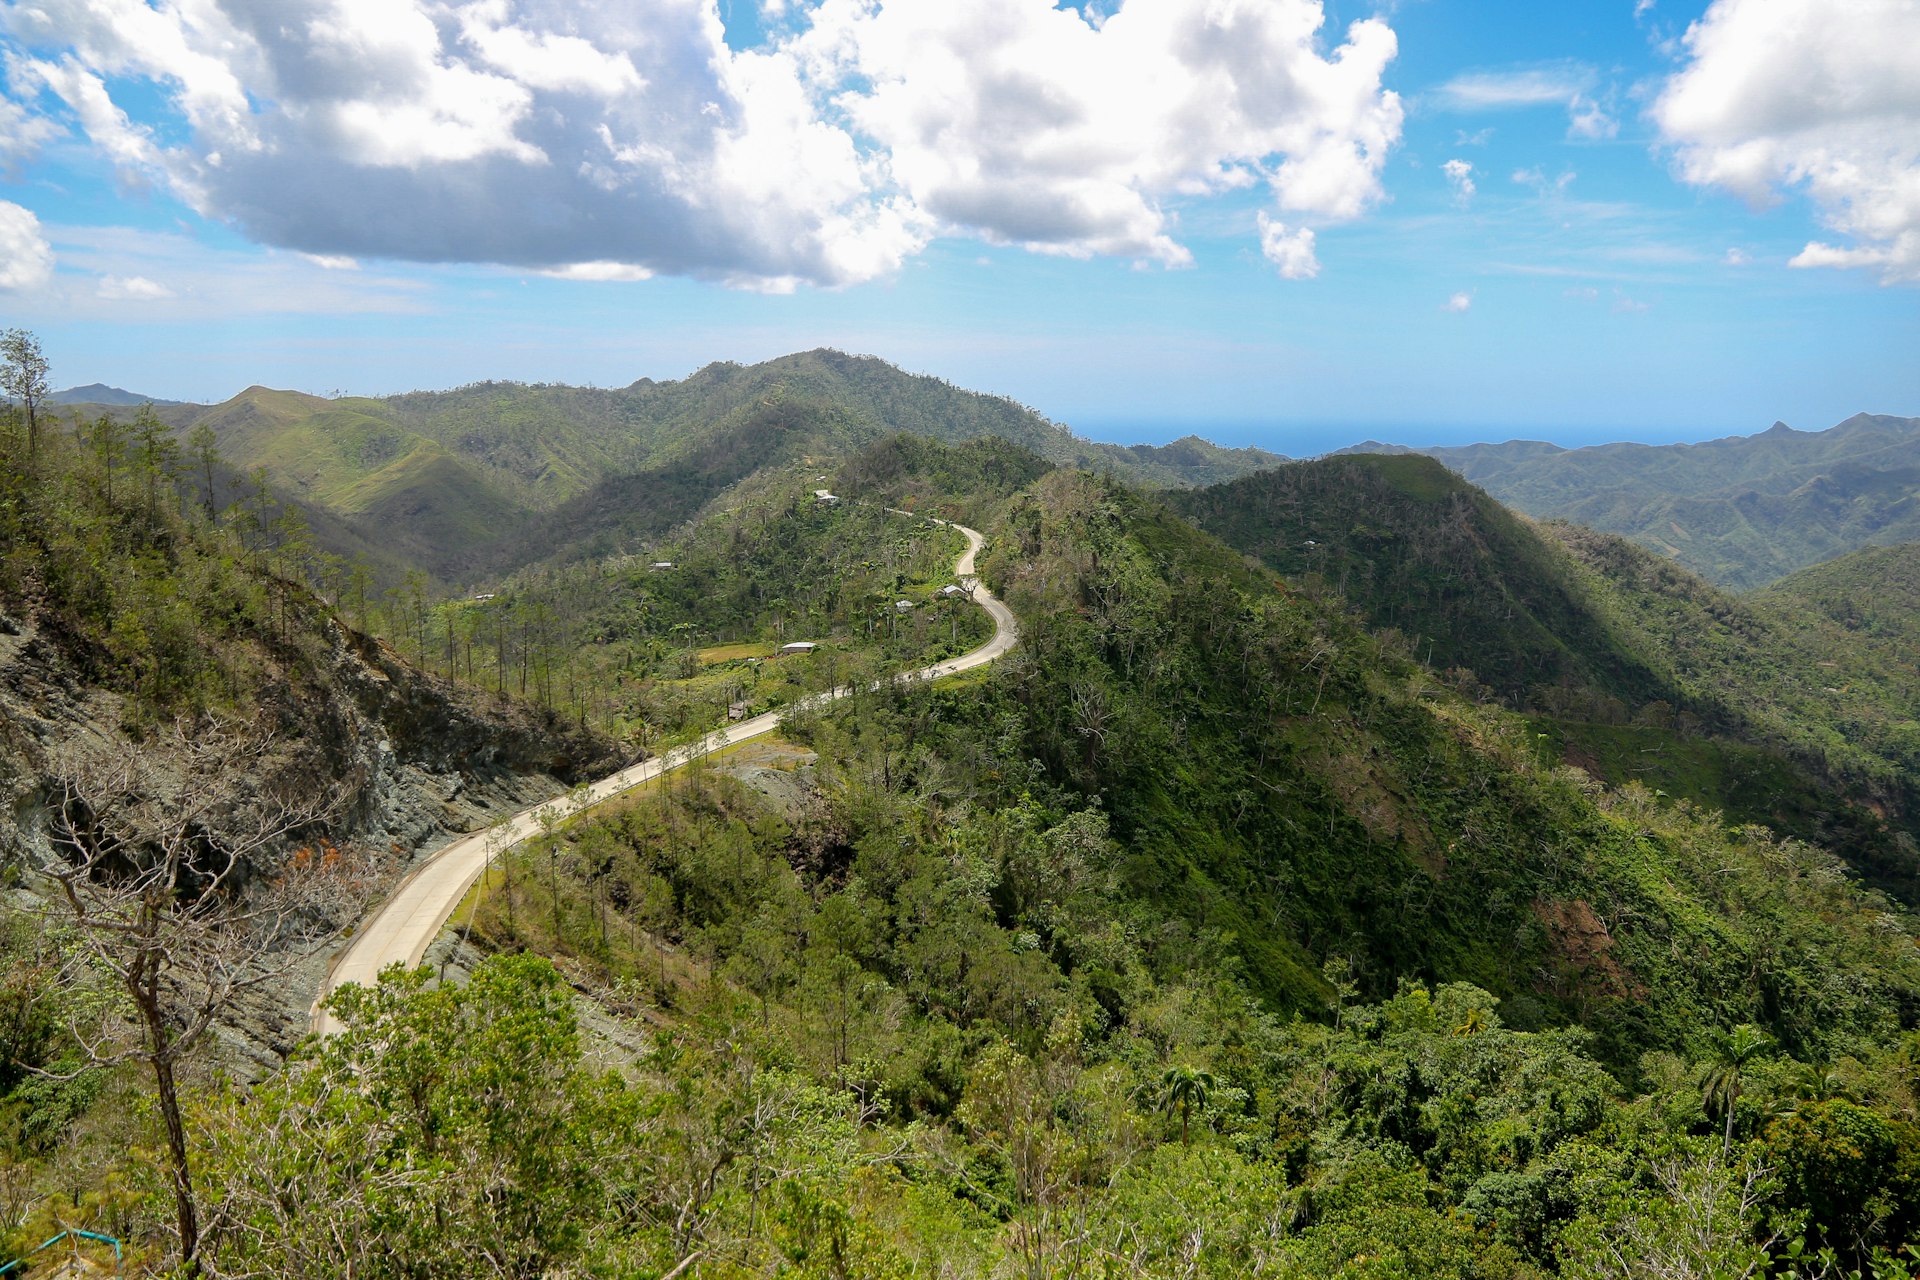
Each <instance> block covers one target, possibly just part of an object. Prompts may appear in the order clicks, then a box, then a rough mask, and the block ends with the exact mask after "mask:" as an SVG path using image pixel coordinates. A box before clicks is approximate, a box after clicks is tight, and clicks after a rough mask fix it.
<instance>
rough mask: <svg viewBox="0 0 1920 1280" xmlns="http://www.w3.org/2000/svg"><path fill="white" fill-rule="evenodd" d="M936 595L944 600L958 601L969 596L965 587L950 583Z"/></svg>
mask: <svg viewBox="0 0 1920 1280" xmlns="http://www.w3.org/2000/svg"><path fill="white" fill-rule="evenodd" d="M935 594H937V595H938V596H939V597H940V598H941V599H942V600H958V599H962V598H963V597H965V596H966V595H967V594H968V592H967V589H966V588H965V587H962V586H958V585H956V584H954V583H951V582H949V583H948V584H947V585H946V586H944V587H942V588H940V590H939V591H938V592H936V593H935Z"/></svg>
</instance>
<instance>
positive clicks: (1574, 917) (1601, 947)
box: [1533, 898, 1647, 1000]
mask: <svg viewBox="0 0 1920 1280" xmlns="http://www.w3.org/2000/svg"><path fill="white" fill-rule="evenodd" d="M1533 914H1534V915H1535V916H1536V917H1538V919H1539V921H1540V923H1541V924H1543V925H1545V926H1546V927H1547V936H1548V938H1549V939H1550V940H1551V942H1552V945H1553V950H1554V954H1555V955H1556V956H1557V957H1558V958H1559V959H1560V960H1561V961H1562V962H1563V963H1564V964H1565V965H1566V966H1567V967H1568V968H1570V969H1572V970H1573V971H1574V972H1575V973H1576V974H1578V975H1579V978H1580V981H1581V985H1583V986H1584V987H1586V988H1587V990H1588V993H1589V994H1597V995H1608V996H1617V997H1620V998H1623V999H1634V1000H1640V999H1644V998H1645V997H1646V994H1647V989H1646V987H1645V986H1643V985H1642V984H1641V983H1640V981H1639V980H1638V979H1637V978H1635V977H1634V976H1633V974H1632V973H1631V972H1630V971H1629V970H1628V969H1627V968H1626V966H1625V965H1623V964H1621V963H1620V961H1619V960H1617V959H1615V958H1614V955H1613V948H1614V941H1613V934H1612V933H1611V932H1609V931H1608V929H1607V926H1606V924H1605V922H1604V921H1602V920H1601V919H1600V917H1599V916H1597V915H1595V914H1594V910H1593V904H1592V903H1590V902H1588V901H1586V900H1585V899H1584V898H1571V899H1566V900H1563V901H1555V900H1550V899H1545V898H1542V899H1536V900H1535V901H1534V904H1533Z"/></svg>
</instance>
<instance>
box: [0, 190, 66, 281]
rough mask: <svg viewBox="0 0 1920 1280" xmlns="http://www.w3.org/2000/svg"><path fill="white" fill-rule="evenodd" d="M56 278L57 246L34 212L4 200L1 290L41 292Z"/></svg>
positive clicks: (0, 216)
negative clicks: (43, 232)
mask: <svg viewBox="0 0 1920 1280" xmlns="http://www.w3.org/2000/svg"><path fill="white" fill-rule="evenodd" d="M52 276H53V246H52V245H50V244H48V243H47V238H46V236H44V235H43V234H41V231H40V219H39V218H37V217H35V216H34V214H33V210H31V209H26V208H22V207H21V206H20V205H17V204H14V203H13V202H12V201H10V200H0V290H6V291H8V292H17V291H23V290H28V289H38V288H39V287H40V286H41V285H44V284H45V283H46V282H47V281H48V280H49V279H51V278H52Z"/></svg>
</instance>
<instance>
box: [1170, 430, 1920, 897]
mask: <svg viewBox="0 0 1920 1280" xmlns="http://www.w3.org/2000/svg"><path fill="white" fill-rule="evenodd" d="M1168 501H1169V503H1170V504H1172V505H1173V506H1174V507H1175V508H1176V509H1177V510H1180V511H1182V512H1183V513H1185V514H1187V515H1188V516H1189V517H1190V518H1192V519H1194V520H1196V521H1197V522H1198V523H1199V524H1200V525H1201V526H1202V527H1203V528H1206V529H1208V530H1209V531H1211V532H1213V533H1215V534H1217V535H1218V536H1220V537H1222V538H1223V539H1225V540H1226V541H1228V542H1229V543H1231V544H1232V545H1234V546H1236V547H1237V548H1239V549H1240V550H1242V551H1245V552H1247V553H1248V554H1251V555H1255V556H1257V557H1259V558H1260V559H1261V560H1262V561H1263V562H1265V563H1266V564H1268V565H1269V566H1271V567H1272V568H1274V569H1276V570H1279V571H1280V572H1283V573H1285V574H1287V575H1288V576H1289V578H1290V580H1292V581H1293V582H1295V583H1296V584H1297V585H1299V586H1301V587H1302V588H1304V589H1306V590H1308V591H1310V592H1314V593H1318V594H1324V595H1329V596H1331V597H1332V598H1334V599H1336V600H1338V601H1342V602H1345V603H1348V604H1351V605H1352V606H1353V607H1355V608H1356V609H1357V610H1358V611H1359V612H1360V614H1361V616H1362V617H1363V618H1364V619H1365V620H1366V623H1367V625H1368V626H1369V627H1371V628H1372V629H1374V630H1375V631H1376V632H1377V633H1380V634H1383V635H1389V636H1390V637H1392V640H1393V643H1395V644H1396V645H1398V646H1400V647H1401V648H1402V649H1403V651H1405V652H1407V653H1409V654H1410V655H1412V656H1413V657H1415V658H1417V659H1419V660H1420V661H1422V662H1424V663H1426V664H1427V665H1429V666H1431V667H1432V668H1433V669H1434V670H1436V671H1438V672H1442V673H1445V674H1446V675H1447V676H1448V677H1449V678H1450V680H1451V682H1452V683H1453V684H1455V685H1456V686H1458V687H1462V688H1468V689H1472V688H1477V687H1484V688H1486V689H1489V690H1491V691H1492V692H1494V693H1496V694H1498V695H1499V696H1500V697H1501V699H1502V700H1503V701H1505V702H1506V703H1507V704H1508V705H1510V706H1513V707H1516V708H1521V709H1525V710H1527V711H1528V712H1529V713H1530V714H1532V715H1534V716H1535V717H1536V718H1537V722H1538V724H1539V728H1540V729H1541V730H1542V731H1543V732H1544V733H1545V734H1546V736H1547V737H1548V739H1549V740H1550V743H1551V745H1552V746H1553V747H1554V748H1555V749H1556V750H1558V751H1560V752H1563V753H1564V754H1565V755H1566V757H1567V758H1568V759H1569V760H1572V761H1576V762H1578V763H1580V764H1581V765H1583V766H1584V767H1586V768H1587V769H1588V770H1589V771H1591V772H1593V773H1595V774H1596V775H1598V776H1601V777H1604V778H1607V779H1610V780H1612V781H1615V782H1624V781H1627V780H1629V779H1637V780H1640V781H1643V782H1645V783H1646V784H1647V785H1648V786H1653V787H1658V788H1660V789H1662V790H1664V791H1667V792H1669V793H1670V794H1675V795H1682V796H1686V797H1688V798H1689V799H1692V800H1694V801H1696V802H1698V803H1701V804H1707V805H1711V806H1713V807H1716V808H1719V809H1723V810H1725V811H1726V812H1727V813H1728V815H1729V816H1731V817H1734V818H1736V819H1738V820H1741V821H1760V822H1765V823H1768V824H1769V825H1772V826H1775V827H1776V828H1778V829H1780V830H1783V831H1787V832H1791V833H1793V834H1796V835H1799V836H1802V837H1804V838H1808V839H1814V840H1819V841H1821V842H1823V843H1826V844H1828V845H1829V846H1831V847H1834V848H1836V849H1839V850H1840V851H1842V852H1843V853H1844V854H1845V855H1846V856H1847V857H1848V858H1849V859H1850V861H1851V862H1852V863H1853V864H1854V865H1855V866H1856V867H1857V868H1858V869H1860V870H1861V871H1862V873H1863V874H1866V875H1868V876H1870V877H1871V878H1873V879H1874V880H1875V881H1876V882H1878V883H1881V884H1883V885H1885V886H1886V887H1888V888H1890V889H1893V890H1895V891H1897V892H1899V893H1900V894H1902V895H1903V896H1906V897H1909V898H1911V897H1912V896H1914V895H1915V894H1916V893H1920V862H1916V860H1915V858H1914V857H1913V854H1912V849H1911V845H1910V839H1911V836H1912V835H1913V834H1914V833H1915V831H1916V830H1917V829H1920V805H1917V804H1916V801H1917V800H1920V796H1917V795H1916V792H1915V789H1914V787H1913V783H1912V779H1913V777H1914V776H1915V775H1914V772H1913V768H1912V761H1911V759H1910V754H1909V749H1908V748H1907V747H1906V746H1905V745H1904V739H1903V738H1902V736H1901V735H1902V732H1903V731H1902V730H1900V729H1899V728H1898V727H1897V725H1898V723H1899V722H1900V721H1901V720H1903V719H1905V718H1906V716H1905V713H1902V712H1900V711H1899V708H1900V707H1901V706H1903V705H1911V703H1910V701H1909V700H1908V699H1910V693H1909V690H1910V689H1911V687H1912V686H1911V681H1910V674H1909V673H1910V672H1911V663H1910V661H1908V660H1907V659H1905V658H1904V657H1903V656H1901V655H1900V654H1898V653H1896V652H1895V651H1893V650H1891V649H1888V650H1883V651H1881V652H1880V653H1878V654H1871V653H1868V652H1867V651H1865V650H1864V649H1863V648H1862V647H1861V646H1860V645H1858V644H1855V643H1852V642H1850V641H1848V640H1847V639H1846V638H1845V637H1843V636H1841V635H1840V634H1838V633H1837V632H1836V631H1835V629H1834V628H1832V627H1828V628H1825V629H1817V628H1809V627H1807V626H1806V625H1803V624H1802V623H1800V622H1797V621H1796V620H1795V612H1794V610H1793V609H1791V608H1788V607H1782V606H1780V605H1775V606H1773V607H1763V605H1762V604H1761V603H1760V602H1758V601H1756V602H1753V603H1749V602H1746V601H1742V600H1739V599H1736V598H1733V597H1729V596H1726V595H1724V594H1723V593H1721V592H1719V591H1717V590H1715V589H1714V588H1713V587H1711V586H1710V585H1709V584H1707V583H1705V582H1702V581H1701V580H1699V579H1698V578H1695V577H1694V576H1693V575H1691V574H1689V573H1687V572H1686V571H1685V570H1683V569H1680V568H1678V567H1677V566H1675V565H1674V564H1672V562H1670V561H1667V560H1665V559H1663V558H1662V557H1659V556H1656V555H1653V554H1651V553H1649V552H1647V551H1645V550H1643V549H1641V548H1639V547H1637V546H1635V545H1633V544H1631V543H1629V542H1626V541H1624V540H1622V539H1619V538H1614V537H1610V536H1607V535H1604V534H1596V533H1593V532H1592V531H1590V530H1585V529H1582V528H1579V527H1578V526H1572V525H1565V524H1549V525H1545V526H1536V525H1533V524H1531V523H1530V522H1528V521H1526V520H1524V519H1522V518H1519V517H1516V516H1515V515H1513V514H1512V513H1511V512H1508V511H1507V510H1505V509H1504V508H1502V507H1501V506H1500V505H1499V504H1498V503H1496V502H1494V501H1493V500H1492V499H1491V498H1490V497H1488V496H1487V495H1486V494H1485V493H1484V492H1482V491H1480V490H1479V489H1476V488H1474V487H1473V486H1471V485H1468V484H1467V483H1466V482H1465V481H1463V480H1461V479H1460V478H1459V477H1457V476H1455V475H1453V474H1452V473H1450V472H1448V471H1447V470H1445V469H1444V468H1442V467H1441V466H1440V465H1439V464H1438V463H1436V462H1434V461H1432V460H1429V459H1425V458H1420V457H1417V456H1405V455H1401V456H1380V455H1348V456H1340V457H1333V458H1327V459H1322V460H1320V461H1317V462H1312V463H1301V464H1296V465H1293V466H1289V467H1284V468H1281V469H1278V470H1276V471H1271V472H1267V473H1263V474H1261V475H1258V476H1252V477H1247V478H1245V479H1242V480H1239V481H1235V482H1233V483H1231V484H1228V485H1223V486H1219V487H1216V488H1211V489H1206V490H1199V491H1193V492H1186V493H1175V494H1170V495H1169V496H1168ZM1898 612H1899V606H1898V605H1897V604H1896V603H1894V602H1892V601H1889V602H1888V604H1887V613H1889V614H1895V613H1898ZM1842 669H1844V671H1845V675H1844V676H1843V675H1842V674H1840V672H1841V670H1842ZM1889 823H1891V825H1890V826H1889ZM1903 832H1904V833H1906V835H1907V837H1908V840H1909V843H1907V844H1903V843H1902V839H1901V836H1902V833H1903Z"/></svg>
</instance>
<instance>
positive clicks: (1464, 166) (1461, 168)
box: [1440, 160, 1479, 209]
mask: <svg viewBox="0 0 1920 1280" xmlns="http://www.w3.org/2000/svg"><path fill="white" fill-rule="evenodd" d="M1440 172H1441V173H1443V174H1445V175H1446V178H1447V185H1448V186H1449V187H1451V188H1453V202H1454V203H1455V204H1457V205H1459V206H1460V207H1461V208H1463V209H1464V208H1466V207H1467V206H1468V205H1469V204H1471V203H1473V193H1474V192H1475V191H1477V190H1478V189H1479V188H1477V187H1475V186H1474V184H1473V165H1472V164H1471V163H1470V162H1468V161H1466V160H1449V161H1447V162H1446V163H1445V164H1443V165H1441V166H1440Z"/></svg>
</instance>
